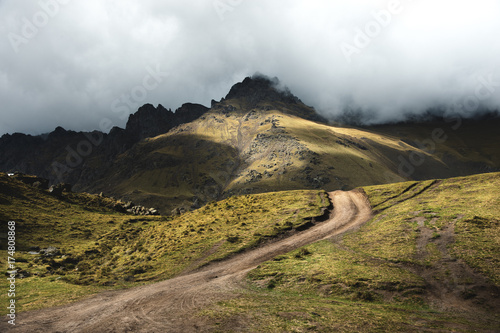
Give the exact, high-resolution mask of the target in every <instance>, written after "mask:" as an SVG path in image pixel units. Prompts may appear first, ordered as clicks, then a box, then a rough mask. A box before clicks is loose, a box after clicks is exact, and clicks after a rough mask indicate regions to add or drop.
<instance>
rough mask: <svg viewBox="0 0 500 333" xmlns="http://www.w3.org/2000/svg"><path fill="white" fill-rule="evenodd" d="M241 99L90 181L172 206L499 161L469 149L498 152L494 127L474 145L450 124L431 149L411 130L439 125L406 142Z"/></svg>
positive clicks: (448, 172) (462, 170)
mask: <svg viewBox="0 0 500 333" xmlns="http://www.w3.org/2000/svg"><path fill="white" fill-rule="evenodd" d="M242 105H246V104H245V102H244V101H243V102H242V101H240V100H238V99H236V100H235V99H227V100H224V101H223V102H221V103H218V104H217V105H216V106H214V107H212V109H211V110H210V111H208V112H207V113H205V114H204V115H203V116H202V117H201V118H199V119H197V120H195V121H193V122H191V123H189V124H184V125H181V126H179V127H177V128H175V129H173V130H171V131H170V132H168V133H166V134H163V135H160V136H157V137H154V138H148V139H146V140H144V141H142V142H140V143H138V144H137V145H136V146H134V147H133V148H132V149H130V150H128V151H126V152H125V153H124V154H122V155H120V156H119V157H118V158H117V159H116V160H115V161H114V164H113V165H112V167H111V168H110V170H112V171H110V172H109V173H108V174H106V175H104V177H103V179H102V181H100V182H98V183H93V184H91V186H89V187H87V188H85V189H87V190H90V191H95V192H100V191H104V192H107V193H110V194H111V193H113V194H117V195H119V196H123V197H125V198H129V199H132V200H135V201H139V202H144V203H147V205H148V206H155V207H161V208H164V209H163V211H164V212H165V211H166V212H169V211H170V210H171V209H172V208H174V207H183V209H186V210H187V209H190V208H191V207H193V208H195V207H197V206H198V205H200V204H203V203H205V202H208V201H211V200H219V199H221V198H225V197H229V196H231V195H234V194H246V193H261V192H269V191H276V190H293V189H303V188H324V189H326V190H328V191H331V190H336V189H352V188H355V187H357V186H362V185H370V184H384V183H392V182H397V181H403V180H407V179H428V178H432V177H451V176H458V175H466V174H470V173H474V172H479V171H484V170H485V169H488V168H489V170H492V171H493V170H495V169H497V168H498V166H500V164H499V163H500V161H498V160H497V159H496V158H495V157H494V156H495V155H492V154H491V151H486V150H484V151H481V150H478V152H477V153H475V154H470V155H464V153H463V147H464V144H463V143H462V142H466V143H467V144H469V146H468V147H467V148H468V149H469V150H470V149H473V148H472V147H476V146H480V147H481V149H485V147H488V146H487V144H489V147H491V148H490V150H494V149H496V148H498V149H500V146H499V145H500V143H499V141H496V140H495V139H492V138H496V137H498V134H497V133H496V131H494V130H493V129H492V131H491V132H486V134H485V135H483V136H482V138H475V137H474V134H473V133H476V134H477V132H475V131H471V133H470V134H469V136H470V137H471V138H474V141H472V143H471V142H470V140H469V139H468V138H467V137H466V136H462V132H456V133H455V132H450V131H448V132H446V133H447V136H448V137H449V138H448V140H447V141H445V142H440V143H439V144H437V148H436V149H435V151H433V152H432V154H431V152H428V151H426V150H425V149H421V148H419V147H418V145H416V144H414V143H413V142H412V141H411V140H410V139H409V138H413V139H415V140H417V139H420V138H422V140H425V138H426V134H427V133H426V132H429V133H430V134H428V135H429V136H431V135H432V131H433V130H434V129H433V127H432V126H434V125H421V127H420V128H418V127H416V128H411V129H410V130H411V131H412V132H410V133H409V134H408V136H407V138H403V140H401V138H400V137H399V136H396V135H394V134H392V133H390V131H386V132H384V131H383V130H381V129H379V128H377V129H375V130H371V129H356V128H341V127H333V126H329V125H326V124H323V123H318V122H314V121H310V120H306V119H303V118H300V117H297V116H295V115H293V110H292V111H290V110H289V109H288V105H287V104H281V102H274V103H273V102H268V101H261V103H260V104H258V105H257V106H256V107H254V108H252V109H250V110H249V109H247V108H246V106H242ZM464 127H465V125H464ZM477 130H478V129H477ZM443 131H444V130H443ZM459 140H460V141H459ZM486 143H487V144H486ZM415 161H416V162H415ZM417 162H418V163H417Z"/></svg>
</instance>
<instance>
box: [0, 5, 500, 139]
mask: <svg viewBox="0 0 500 333" xmlns="http://www.w3.org/2000/svg"><path fill="white" fill-rule="evenodd" d="M395 3H396V5H394V6H392V7H391V6H389V3H388V2H387V1H379V0H371V1H368V0H363V1H356V2H353V3H350V2H345V1H343V2H338V1H335V2H332V1H315V2H314V5H311V4H310V3H307V2H302V1H295V0H292V1H282V0H276V1H263V0H256V1H226V0H220V1H184V2H182V3H181V2H176V1H158V0H148V1H142V2H140V3H137V2H135V1H131V0H125V1H122V2H120V4H119V5H118V4H116V3H110V2H102V1H96V0H89V1H85V2H75V1H70V2H68V1H62V0H52V1H46V2H41V3H39V2H20V1H15V0H4V1H1V2H0V22H1V23H0V33H1V34H2V35H3V36H5V37H6V38H2V39H0V48H1V49H2V51H3V52H1V54H0V100H2V107H1V111H0V112H1V116H2V121H1V122H0V134H4V133H13V132H22V133H30V134H40V133H47V132H49V131H51V130H53V129H54V124H58V125H60V126H62V127H64V128H66V129H71V130H75V131H81V130H86V131H90V130H96V129H97V130H100V129H101V128H100V127H101V126H100V125H101V122H102V121H105V122H107V123H111V124H112V125H114V126H119V127H125V124H126V121H127V119H128V115H130V114H132V113H134V112H135V111H136V110H137V109H138V108H139V107H140V106H141V105H143V104H145V103H151V104H153V105H159V104H161V105H163V106H164V107H165V108H166V109H172V110H175V109H177V108H179V107H180V106H181V105H182V104H183V103H185V102H192V103H198V104H202V105H205V106H210V101H211V100H212V99H217V100H218V99H220V98H221V97H223V96H225V94H226V93H227V91H229V89H230V88H231V86H232V85H233V84H234V82H239V81H242V80H243V79H244V78H245V77H247V76H250V75H253V74H254V73H255V72H261V73H265V74H267V75H269V76H271V77H274V76H276V77H279V78H280V80H281V82H283V84H284V85H286V86H288V87H289V89H290V90H291V91H293V93H294V94H295V95H296V96H299V98H300V99H301V100H302V101H303V102H304V103H305V104H307V105H310V106H314V107H315V109H316V110H317V111H318V112H319V113H320V114H321V115H322V116H324V117H326V118H338V117H341V116H342V115H343V114H344V113H346V112H347V114H357V115H358V118H360V119H359V121H361V122H363V123H381V122H390V121H400V120H404V119H405V118H406V117H407V115H408V114H421V113H423V112H427V110H429V109H431V108H443V109H445V110H448V111H447V112H450V111H453V112H458V113H460V114H462V115H470V114H474V113H475V112H476V111H477V110H479V109H485V110H496V109H498V107H499V105H500V94H499V93H498V89H499V86H500V68H499V66H498V59H499V58H500V41H499V40H498V39H497V38H493V37H492V36H495V35H496V34H497V32H498V31H500V19H499V16H498V15H499V14H498V13H500V3H499V2H498V1H495V0H484V1H481V2H474V3H471V2H453V1H439V3H436V2H435V1H429V0H421V1H403V0H401V1H399V2H398V1H397V2H395Z"/></svg>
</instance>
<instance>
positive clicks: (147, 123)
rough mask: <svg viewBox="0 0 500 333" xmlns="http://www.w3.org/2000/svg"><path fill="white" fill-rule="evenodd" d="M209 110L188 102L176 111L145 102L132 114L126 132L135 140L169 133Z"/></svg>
mask: <svg viewBox="0 0 500 333" xmlns="http://www.w3.org/2000/svg"><path fill="white" fill-rule="evenodd" d="M208 110H209V109H208V108H207V107H205V106H203V105H199V104H191V103H186V104H184V105H182V106H181V107H180V108H178V109H177V110H176V111H175V113H174V112H172V111H171V110H167V109H165V108H164V107H163V106H162V105H161V104H160V105H158V107H157V108H155V107H154V106H153V105H151V104H145V105H143V106H142V107H140V108H139V110H138V111H137V112H136V113H134V114H132V115H130V117H129V119H128V122H127V126H126V128H125V132H126V134H127V135H128V136H129V137H132V138H134V139H135V141H139V140H141V139H144V138H148V137H154V136H157V135H160V134H164V133H167V132H168V131H169V130H171V129H172V128H174V127H176V126H179V125H181V124H184V123H189V122H191V121H193V120H195V119H197V118H199V117H200V116H202V115H203V114H204V113H206V112H207V111H208Z"/></svg>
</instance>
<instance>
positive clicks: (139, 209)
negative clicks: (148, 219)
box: [126, 206, 160, 215]
mask: <svg viewBox="0 0 500 333" xmlns="http://www.w3.org/2000/svg"><path fill="white" fill-rule="evenodd" d="M126 211H127V212H128V213H131V214H134V215H160V213H159V212H158V210H157V209H155V208H146V207H144V206H132V207H131V208H129V209H127V210H126Z"/></svg>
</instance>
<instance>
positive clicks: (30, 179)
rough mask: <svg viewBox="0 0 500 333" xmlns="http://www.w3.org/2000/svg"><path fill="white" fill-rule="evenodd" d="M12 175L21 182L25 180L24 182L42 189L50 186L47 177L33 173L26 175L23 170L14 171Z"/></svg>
mask: <svg viewBox="0 0 500 333" xmlns="http://www.w3.org/2000/svg"><path fill="white" fill-rule="evenodd" d="M11 177H12V178H14V179H16V180H19V181H20V182H23V183H24V184H27V185H30V186H33V187H35V188H38V189H41V190H46V189H48V188H49V180H48V179H45V178H41V177H37V176H32V175H25V174H24V173H21V172H16V173H13V174H12V176H11Z"/></svg>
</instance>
